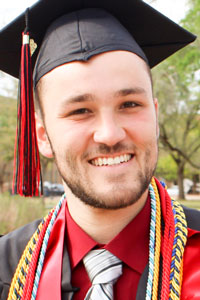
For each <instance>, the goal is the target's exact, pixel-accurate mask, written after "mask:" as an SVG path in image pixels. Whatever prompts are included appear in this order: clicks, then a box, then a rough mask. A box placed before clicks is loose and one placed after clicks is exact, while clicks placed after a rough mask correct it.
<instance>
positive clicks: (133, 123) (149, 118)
mask: <svg viewBox="0 0 200 300" xmlns="http://www.w3.org/2000/svg"><path fill="white" fill-rule="evenodd" d="M156 124H157V123H156V117H155V114H151V113H140V114H138V115H137V116H135V117H134V116H133V117H132V118H131V119H129V122H128V124H127V128H129V132H131V135H132V137H133V138H134V139H135V140H136V141H137V142H138V143H140V144H142V145H143V144H144V145H145V144H146V143H155V142H156V141H157V125H156Z"/></svg>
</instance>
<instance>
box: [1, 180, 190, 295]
mask: <svg viewBox="0 0 200 300" xmlns="http://www.w3.org/2000/svg"><path fill="white" fill-rule="evenodd" d="M149 193H150V198H151V223H150V241H149V274H148V280H147V289H146V300H157V299H159V295H158V286H159V281H160V282H161V296H160V299H161V300H172V299H173V300H180V295H181V284H182V266H183V253H184V248H185V245H186V241H187V223H186V219H185V215H184V211H183V209H182V207H181V206H180V204H179V203H178V202H177V201H174V200H170V201H168V202H167V203H166V211H167V212H166V218H165V230H164V237H163V242H162V256H163V263H162V267H163V270H164V272H162V273H163V274H162V278H159V271H160V254H161V238H162V237H161V204H160V197H159V192H158V189H157V185H156V182H155V179H154V178H152V180H151V184H150V186H149ZM64 199H65V195H64V196H63V197H62V198H61V200H60V202H59V203H58V205H57V206H56V208H55V209H53V210H52V211H51V212H50V213H49V214H48V215H47V217H45V218H44V219H43V220H42V222H41V223H40V224H39V226H38V228H37V230H36V232H35V233H34V234H33V236H32V237H31V239H30V241H29V242H28V244H27V246H26V248H25V250H24V252H23V254H22V257H21V259H20V261H19V264H18V266H17V269H16V272H15V275H14V277H13V280H12V283H11V286H10V290H9V295H8V298H7V300H18V299H20V300H35V299H36V296H37V290H38V285H39V281H40V276H41V272H42V268H43V263H44V258H45V254H46V250H47V245H48V240H49V237H50V233H51V230H52V227H53V224H54V222H55V220H56V217H57V215H58V213H59V211H60V208H61V206H62V203H63V200H64ZM166 201H167V200H166ZM170 248H171V249H170Z"/></svg>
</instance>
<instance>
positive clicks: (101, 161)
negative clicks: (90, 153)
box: [91, 154, 131, 166]
mask: <svg viewBox="0 0 200 300" xmlns="http://www.w3.org/2000/svg"><path fill="white" fill-rule="evenodd" d="M130 159H131V154H124V155H120V156H116V157H114V158H112V157H108V158H106V157H103V158H101V157H99V158H96V159H94V160H92V161H91V162H92V164H93V165H95V166H106V165H109V166H112V165H118V164H120V163H123V162H127V161H129V160H130Z"/></svg>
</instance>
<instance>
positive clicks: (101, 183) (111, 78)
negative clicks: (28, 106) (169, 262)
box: [39, 51, 158, 209]
mask: <svg viewBox="0 0 200 300" xmlns="http://www.w3.org/2000/svg"><path fill="white" fill-rule="evenodd" d="M39 93H40V94H39V96H40V101H41V102H42V107H43V112H44V123H45V128H46V132H47V135H48V139H49V141H50V144H51V149H52V152H53V154H54V156H55V159H56V163H57V166H58V169H59V172H60V174H61V176H62V178H63V180H64V184H65V185H66V186H67V187H68V188H70V189H71V191H72V192H73V194H74V195H75V196H76V197H78V198H80V199H81V200H82V201H84V202H85V203H87V204H89V205H92V206H94V207H101V208H108V209H117V208H120V207H126V206H128V205H131V204H133V203H135V202H136V201H137V200H138V199H139V198H140V197H141V196H142V195H143V193H144V192H145V191H146V189H147V187H148V184H149V182H150V180H151V177H152V175H153V172H154V170H155V166H156V162H157V152H158V151H157V133H158V128H157V103H156V101H154V100H153V98H152V87H151V80H150V76H149V74H148V71H147V66H146V65H145V63H144V62H143V60H142V59H140V58H139V57H138V56H136V55H135V54H133V53H129V52H126V51H112V52H107V53H103V54H100V55H98V56H95V57H93V58H92V59H90V60H89V61H88V62H73V63H68V64H66V65H63V66H60V67H58V68H56V69H54V70H53V71H52V72H50V73H48V74H47V75H45V76H44V77H43V78H42V80H41V84H40V91H39ZM39 139H40V135H39ZM42 143H43V146H42V147H40V148H42V149H43V150H42V151H41V152H42V153H43V154H45V155H47V154H48V155H49V145H48V141H47V140H45V139H41V141H39V144H42ZM66 190H67V188H66Z"/></svg>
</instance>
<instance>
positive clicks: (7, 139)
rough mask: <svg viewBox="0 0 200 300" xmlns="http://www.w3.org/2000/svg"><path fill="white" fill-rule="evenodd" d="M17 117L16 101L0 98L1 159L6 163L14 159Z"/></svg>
mask: <svg viewBox="0 0 200 300" xmlns="http://www.w3.org/2000/svg"><path fill="white" fill-rule="evenodd" d="M16 115H17V102H16V100H13V99H11V98H6V97H3V96H0V139H1V143H0V157H1V160H3V161H4V162H5V161H6V162H9V161H11V160H12V159H13V153H14V143H15V132H16Z"/></svg>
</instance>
